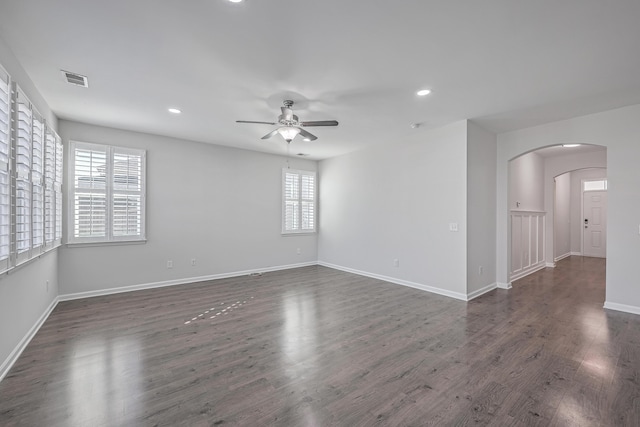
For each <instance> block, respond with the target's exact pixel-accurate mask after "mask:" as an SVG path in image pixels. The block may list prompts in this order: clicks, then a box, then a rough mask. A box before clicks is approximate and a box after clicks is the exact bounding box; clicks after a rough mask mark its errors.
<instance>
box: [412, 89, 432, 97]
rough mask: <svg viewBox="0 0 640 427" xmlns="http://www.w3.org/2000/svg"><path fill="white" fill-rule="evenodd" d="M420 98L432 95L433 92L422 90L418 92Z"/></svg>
mask: <svg viewBox="0 0 640 427" xmlns="http://www.w3.org/2000/svg"><path fill="white" fill-rule="evenodd" d="M416 93H417V95H418V96H427V95H429V94H430V93H431V90H429V89H422V90H419V91H418V92H416Z"/></svg>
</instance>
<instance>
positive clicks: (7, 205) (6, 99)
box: [0, 68, 11, 271]
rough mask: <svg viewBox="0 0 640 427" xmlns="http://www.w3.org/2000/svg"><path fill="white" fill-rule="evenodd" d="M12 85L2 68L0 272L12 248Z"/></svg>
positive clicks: (0, 91) (7, 264) (5, 268)
mask: <svg viewBox="0 0 640 427" xmlns="http://www.w3.org/2000/svg"><path fill="white" fill-rule="evenodd" d="M10 87H11V84H10V81H9V75H8V74H7V73H6V72H5V71H4V70H3V69H2V68H0V271H4V270H7V269H8V268H9V253H10V252H9V251H10V246H11V180H10V178H11V169H10V168H11V163H10V162H9V160H10V158H11V119H10V115H11V89H10Z"/></svg>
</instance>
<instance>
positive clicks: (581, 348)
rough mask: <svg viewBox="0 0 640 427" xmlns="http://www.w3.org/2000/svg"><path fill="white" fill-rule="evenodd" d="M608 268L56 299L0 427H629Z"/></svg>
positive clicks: (632, 407) (218, 284)
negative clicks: (507, 286) (472, 292)
mask: <svg viewBox="0 0 640 427" xmlns="http://www.w3.org/2000/svg"><path fill="white" fill-rule="evenodd" d="M604 269H605V261H604V260H602V259H597V258H582V257H570V258H567V259H565V260H562V261H560V262H559V263H558V266H557V267H556V268H555V269H545V270H542V271H540V272H538V273H535V274H533V275H531V276H528V277H526V278H523V279H521V280H519V281H517V282H516V283H514V286H513V289H511V290H509V291H505V290H495V291H493V292H491V293H488V294H486V295H484V296H482V297H480V298H477V299H476V300H473V301H471V302H469V303H464V302H461V301H456V300H453V299H448V298H445V297H441V296H438V295H433V294H429V293H425V292H422V291H418V290H415V289H411V288H406V287H402V286H398V285H393V284H389V283H385V282H382V281H379V280H375V279H370V278H365V277H361V276H356V275H353V274H349V273H344V272H340V271H336V270H331V269H329V268H325V267H306V268H301V269H297V270H288V271H281V272H273V273H267V274H264V275H262V276H260V277H240V278H233V279H224V280H218V281H215V282H205V283H199V284H193V285H186V286H175V287H170V288H162V289H154V290H148V291H140V292H133V293H126V294H118V295H111V296H105V297H96V298H90V299H85V300H78V301H71V302H65V303H60V304H59V305H58V307H57V308H56V309H55V311H54V312H53V313H52V315H51V316H50V318H49V319H48V320H47V321H46V323H45V324H44V325H43V327H42V328H41V330H40V331H39V333H38V334H37V335H36V337H35V338H34V339H33V341H32V342H31V343H30V344H29V346H28V347H27V349H26V350H25V352H24V353H23V354H22V356H21V357H20V359H19V360H18V362H17V363H16V364H15V366H14V368H13V369H12V370H11V372H10V373H9V375H8V376H7V377H6V379H5V380H4V381H2V383H0V425H3V426H4V425H15V424H20V425H46V426H101V425H105V426H106V425H109V426H112V425H166V426H175V425H188V426H193V425H220V424H224V425H249V426H257V425H285V426H294V425H295V426H298V425H305V426H306V425H344V426H353V425H374V424H376V425H393V426H397V425H425V424H435V425H464V424H474V425H487V424H491V425H522V426H525V425H549V424H551V425H563V426H564V425H580V426H589V425H630V426H631V425H633V426H637V425H640V406H639V405H640V363H639V362H638V361H640V316H634V315H630V314H625V313H619V312H614V311H607V310H604V309H603V308H602V305H603V302H604V277H605V275H604ZM245 301H246V302H245ZM233 304H236V305H235V306H234V305H233ZM219 307H222V309H218V308H219ZM223 309H224V310H227V311H222V310H223ZM207 311H209V312H208V313H207ZM217 313H221V314H220V315H218V314H217ZM222 313H227V314H222ZM212 317H213V318H212Z"/></svg>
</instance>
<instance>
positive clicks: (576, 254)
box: [571, 252, 582, 256]
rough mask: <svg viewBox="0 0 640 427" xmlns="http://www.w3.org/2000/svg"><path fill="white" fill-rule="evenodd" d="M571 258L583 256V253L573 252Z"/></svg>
mask: <svg viewBox="0 0 640 427" xmlns="http://www.w3.org/2000/svg"><path fill="white" fill-rule="evenodd" d="M571 256H582V252H571Z"/></svg>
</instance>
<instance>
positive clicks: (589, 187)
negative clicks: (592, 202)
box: [582, 179, 607, 191]
mask: <svg viewBox="0 0 640 427" xmlns="http://www.w3.org/2000/svg"><path fill="white" fill-rule="evenodd" d="M582 185H583V190H584V191H602V190H606V189H607V180H606V179H597V180H593V181H583V182H582Z"/></svg>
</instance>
